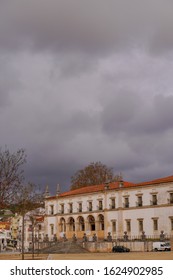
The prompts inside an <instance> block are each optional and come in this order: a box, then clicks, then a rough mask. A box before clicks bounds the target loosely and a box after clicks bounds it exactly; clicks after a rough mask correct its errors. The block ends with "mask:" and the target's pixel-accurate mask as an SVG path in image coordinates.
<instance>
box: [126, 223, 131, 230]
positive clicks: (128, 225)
mask: <svg viewBox="0 0 173 280" xmlns="http://www.w3.org/2000/svg"><path fill="white" fill-rule="evenodd" d="M126 231H127V232H130V231H131V221H130V220H126Z"/></svg>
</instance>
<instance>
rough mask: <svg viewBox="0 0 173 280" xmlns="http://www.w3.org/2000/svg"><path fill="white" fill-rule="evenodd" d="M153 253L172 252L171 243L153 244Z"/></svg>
mask: <svg viewBox="0 0 173 280" xmlns="http://www.w3.org/2000/svg"><path fill="white" fill-rule="evenodd" d="M153 251H171V246H170V243H169V242H153Z"/></svg>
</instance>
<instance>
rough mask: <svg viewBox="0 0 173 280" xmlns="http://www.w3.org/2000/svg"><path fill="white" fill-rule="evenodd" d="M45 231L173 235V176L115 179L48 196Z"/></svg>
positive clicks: (101, 236) (116, 235)
mask: <svg viewBox="0 0 173 280" xmlns="http://www.w3.org/2000/svg"><path fill="white" fill-rule="evenodd" d="M45 208H46V215H45V234H47V235H48V237H49V240H52V239H53V237H54V236H55V235H56V236H57V238H58V239H60V238H62V237H63V236H64V235H65V236H66V237H67V238H68V239H70V238H72V237H73V235H74V234H75V235H76V237H77V238H82V237H83V235H84V234H86V235H87V237H88V238H92V236H93V235H94V234H96V236H97V237H98V239H100V240H101V239H105V238H106V237H107V236H108V234H111V236H112V237H113V238H114V239H117V238H119V237H122V236H124V234H127V235H128V236H132V237H135V236H136V237H139V236H141V235H142V234H145V235H146V236H151V237H153V236H159V235H160V233H161V232H162V233H164V235H165V236H171V235H173V176H170V177H166V178H161V179H157V180H153V181H150V182H143V183H140V184H133V183H129V182H123V181H121V182H112V183H109V184H103V185H98V186H89V187H84V188H80V189H76V190H72V191H68V192H64V193H61V194H59V193H58V194H57V195H56V196H48V195H47V197H46V198H45Z"/></svg>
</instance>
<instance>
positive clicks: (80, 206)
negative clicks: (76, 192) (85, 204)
mask: <svg viewBox="0 0 173 280" xmlns="http://www.w3.org/2000/svg"><path fill="white" fill-rule="evenodd" d="M78 211H79V212H82V203H81V202H79V208H78Z"/></svg>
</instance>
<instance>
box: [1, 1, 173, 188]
mask: <svg viewBox="0 0 173 280" xmlns="http://www.w3.org/2000/svg"><path fill="white" fill-rule="evenodd" d="M0 146H1V147H2V148H5V146H7V147H8V148H9V149H10V150H11V151H12V152H13V151H16V150H17V149H18V148H24V149H25V150H26V154H27V164H26V166H25V170H26V178H27V179H28V180H30V181H33V182H35V183H36V184H39V185H40V186H42V187H44V186H45V185H47V184H48V185H50V187H51V189H56V185H57V183H60V185H61V190H68V189H69V186H70V178H71V176H72V175H73V174H74V173H75V171H77V170H79V169H81V168H83V167H85V166H86V165H88V164H89V163H90V162H96V161H101V162H102V163H103V164H106V165H107V166H108V167H112V168H113V169H114V173H115V174H117V173H119V172H122V174H123V177H124V180H127V181H131V182H138V181H145V180H150V179H154V178H158V177H164V176H168V175H172V174H173V1H171V0H163V1H162V0H145V1H144V0H136V1H135V0H117V1H116V0H104V1H102V0H91V1H90V0H79V1H77V0H76V1H75V0H29V1H28V0H0Z"/></svg>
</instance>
